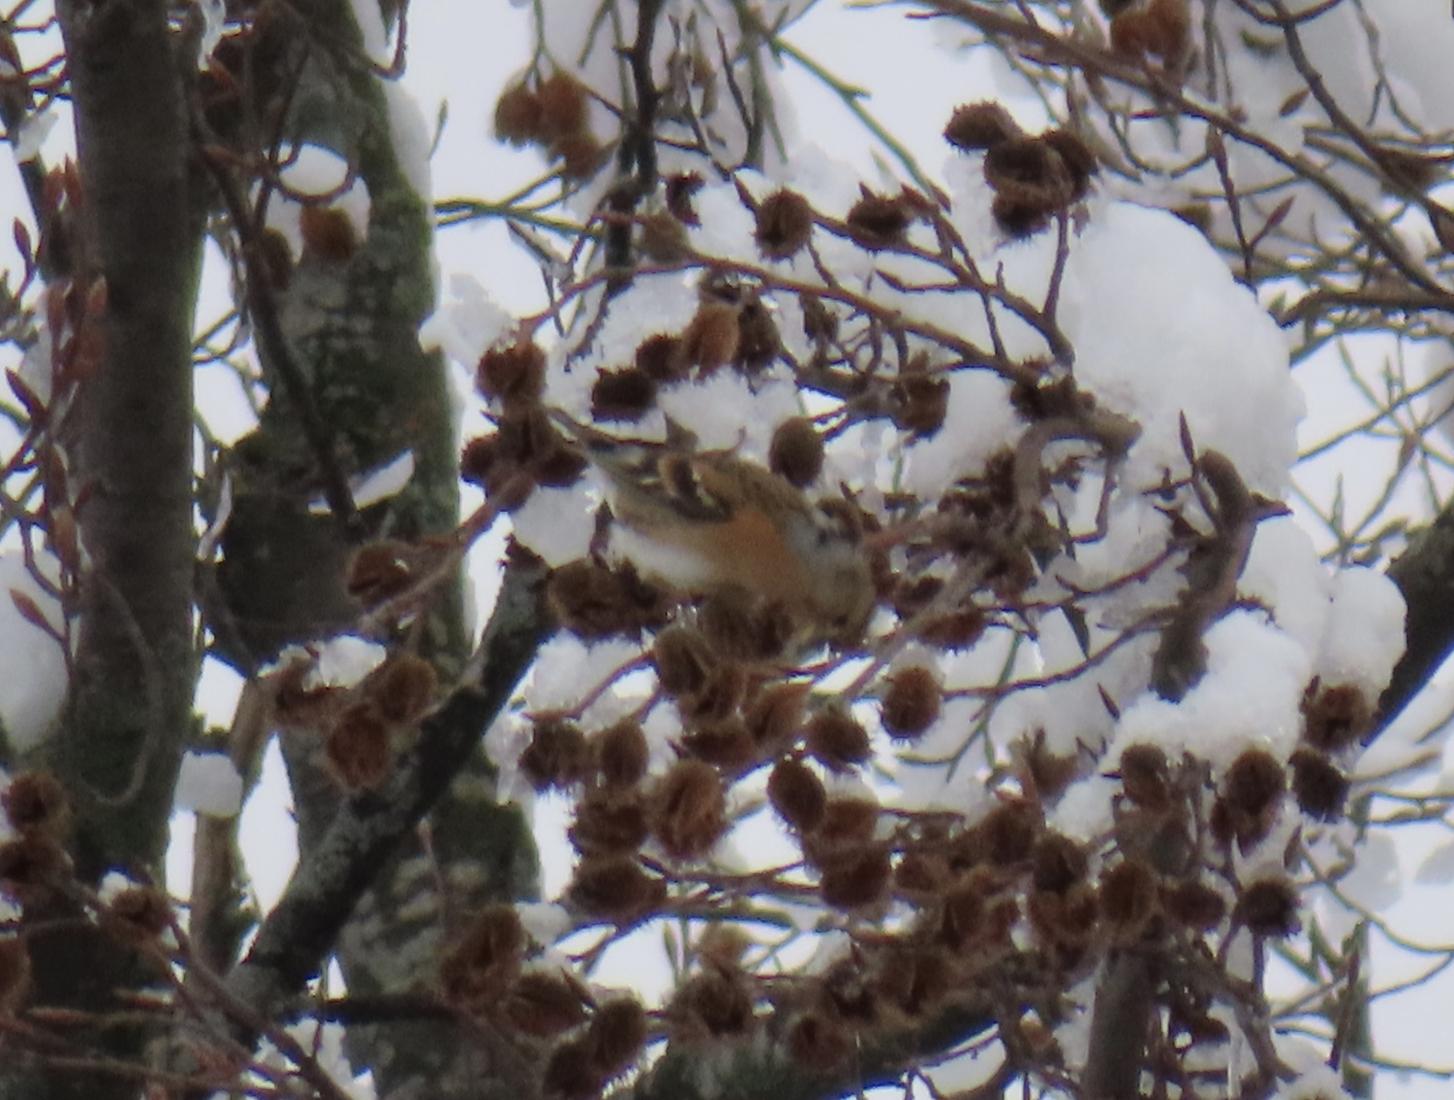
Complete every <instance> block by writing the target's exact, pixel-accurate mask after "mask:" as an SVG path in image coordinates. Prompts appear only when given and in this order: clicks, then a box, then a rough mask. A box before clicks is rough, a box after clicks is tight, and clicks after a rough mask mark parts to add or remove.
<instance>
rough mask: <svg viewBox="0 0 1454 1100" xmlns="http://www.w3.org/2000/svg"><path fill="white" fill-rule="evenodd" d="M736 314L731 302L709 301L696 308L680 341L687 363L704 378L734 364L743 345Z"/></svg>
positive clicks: (734, 306)
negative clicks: (695, 368) (729, 364)
mask: <svg viewBox="0 0 1454 1100" xmlns="http://www.w3.org/2000/svg"><path fill="white" fill-rule="evenodd" d="M737 311H738V307H737V306H736V305H733V304H732V303H730V302H719V301H709V302H703V303H702V304H701V305H700V306H698V307H697V312H696V315H695V316H694V317H693V318H692V319H691V321H690V322H689V323H688V324H687V327H686V330H685V331H684V332H683V333H682V337H681V350H682V355H683V357H684V358H685V360H686V362H688V363H690V364H692V365H693V366H695V367H697V369H698V370H700V371H701V372H702V374H704V375H708V374H711V373H713V372H714V371H716V370H718V369H719V368H721V367H724V366H726V365H727V364H728V363H731V362H733V361H734V360H735V359H736V358H737V353H738V349H739V347H740V346H741V341H742V331H741V329H740V327H739V326H738V322H737Z"/></svg>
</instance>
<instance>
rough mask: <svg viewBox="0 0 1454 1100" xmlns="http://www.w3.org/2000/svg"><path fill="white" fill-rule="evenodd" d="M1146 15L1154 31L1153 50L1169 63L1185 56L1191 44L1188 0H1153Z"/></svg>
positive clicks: (1173, 62) (1151, 45)
mask: <svg viewBox="0 0 1454 1100" xmlns="http://www.w3.org/2000/svg"><path fill="white" fill-rule="evenodd" d="M1146 15H1147V18H1148V20H1149V23H1150V28H1151V32H1152V39H1151V43H1150V48H1151V52H1152V53H1154V54H1156V55H1157V56H1158V57H1160V58H1161V59H1162V60H1163V61H1165V62H1166V63H1167V64H1168V65H1174V64H1175V63H1176V62H1178V61H1180V60H1181V59H1182V58H1183V57H1185V56H1186V52H1187V50H1188V48H1189V47H1190V45H1191V13H1190V12H1188V11H1187V6H1186V0H1151V3H1150V4H1149V5H1147V8H1146Z"/></svg>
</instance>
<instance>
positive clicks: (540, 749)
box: [520, 716, 591, 791]
mask: <svg viewBox="0 0 1454 1100" xmlns="http://www.w3.org/2000/svg"><path fill="white" fill-rule="evenodd" d="M590 769H591V754H590V750H589V749H588V748H587V747H586V736H585V734H583V733H582V732H581V729H580V727H579V726H577V725H576V724H575V723H574V722H572V721H570V720H569V719H566V718H559V717H555V716H545V717H541V718H538V719H536V722H535V727H534V730H533V731H532V733H531V736H530V744H529V745H528V746H526V748H525V751H524V752H523V753H521V754H520V770H521V772H523V773H524V775H525V777H526V778H527V779H529V780H530V784H531V786H533V787H534V788H535V789H536V790H537V791H547V790H551V789H552V788H554V789H555V790H566V789H568V788H570V787H572V786H574V785H575V784H577V783H580V782H583V781H584V780H585V779H586V777H587V776H588V775H589V773H590Z"/></svg>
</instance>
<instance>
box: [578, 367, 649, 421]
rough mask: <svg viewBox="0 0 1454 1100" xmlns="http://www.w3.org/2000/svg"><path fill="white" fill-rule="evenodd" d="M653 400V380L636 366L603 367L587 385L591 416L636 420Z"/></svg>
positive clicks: (600, 418) (606, 419)
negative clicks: (589, 391)
mask: <svg viewBox="0 0 1454 1100" xmlns="http://www.w3.org/2000/svg"><path fill="white" fill-rule="evenodd" d="M655 402H656V380H655V379H653V378H652V377H651V375H649V374H647V373H646V372H645V371H644V370H642V369H641V368H640V367H634V366H633V367H622V368H621V369H620V370H603V371H601V373H600V374H598V375H597V376H596V382H595V385H593V386H592V387H591V419H593V420H598V421H613V420H619V421H628V422H630V421H636V420H640V419H641V418H642V417H643V416H645V415H646V414H647V413H648V412H649V411H650V410H651V406H652V405H653V404H655Z"/></svg>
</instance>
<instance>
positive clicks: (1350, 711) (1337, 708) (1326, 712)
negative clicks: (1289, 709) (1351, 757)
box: [1302, 680, 1373, 752]
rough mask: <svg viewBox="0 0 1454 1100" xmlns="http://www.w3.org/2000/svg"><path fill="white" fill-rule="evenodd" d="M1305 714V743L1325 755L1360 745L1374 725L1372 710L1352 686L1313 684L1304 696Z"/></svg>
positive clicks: (1361, 694)
mask: <svg viewBox="0 0 1454 1100" xmlns="http://www.w3.org/2000/svg"><path fill="white" fill-rule="evenodd" d="M1302 711H1303V722H1304V726H1303V740H1305V741H1306V742H1307V743H1308V744H1309V745H1311V746H1312V747H1313V748H1315V749H1322V750H1323V751H1324V752H1338V751H1339V750H1341V749H1345V748H1348V747H1350V746H1352V745H1354V744H1357V743H1358V742H1359V741H1361V740H1362V739H1363V737H1364V736H1365V735H1366V734H1367V733H1368V731H1369V729H1371V728H1372V725H1373V707H1372V706H1371V705H1370V704H1369V702H1368V700H1367V699H1366V698H1365V697H1364V695H1363V692H1362V691H1360V690H1359V689H1358V688H1356V687H1354V686H1352V685H1351V684H1335V685H1333V686H1331V687H1324V686H1323V685H1322V684H1321V683H1319V682H1318V681H1316V680H1314V681H1313V683H1312V684H1311V685H1310V686H1309V687H1308V691H1307V694H1306V695H1304V696H1303V702H1302Z"/></svg>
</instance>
